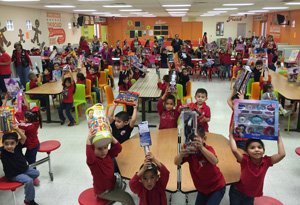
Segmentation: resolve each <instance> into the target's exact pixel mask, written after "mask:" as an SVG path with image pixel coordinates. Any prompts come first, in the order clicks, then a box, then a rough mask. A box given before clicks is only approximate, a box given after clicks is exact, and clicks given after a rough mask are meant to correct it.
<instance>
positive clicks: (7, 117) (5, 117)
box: [0, 106, 16, 133]
mask: <svg viewBox="0 0 300 205" xmlns="http://www.w3.org/2000/svg"><path fill="white" fill-rule="evenodd" d="M0 118H1V124H0V126H1V127H0V129H1V131H2V132H4V133H5V132H13V129H12V125H13V124H15V123H16V121H15V110H14V107H9V106H2V107H0Z"/></svg>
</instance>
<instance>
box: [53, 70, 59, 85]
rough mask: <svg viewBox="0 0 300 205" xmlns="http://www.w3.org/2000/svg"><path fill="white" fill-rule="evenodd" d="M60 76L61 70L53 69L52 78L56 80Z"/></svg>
mask: <svg viewBox="0 0 300 205" xmlns="http://www.w3.org/2000/svg"><path fill="white" fill-rule="evenodd" d="M60 77H61V70H53V71H52V79H53V80H54V81H55V82H57V81H59V78H60Z"/></svg>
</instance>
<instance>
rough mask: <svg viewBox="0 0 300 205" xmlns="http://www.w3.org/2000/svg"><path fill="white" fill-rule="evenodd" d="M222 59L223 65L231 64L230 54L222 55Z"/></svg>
mask: <svg viewBox="0 0 300 205" xmlns="http://www.w3.org/2000/svg"><path fill="white" fill-rule="evenodd" d="M223 59H224V64H225V65H226V64H227V65H228V64H231V55H230V54H224V56H223Z"/></svg>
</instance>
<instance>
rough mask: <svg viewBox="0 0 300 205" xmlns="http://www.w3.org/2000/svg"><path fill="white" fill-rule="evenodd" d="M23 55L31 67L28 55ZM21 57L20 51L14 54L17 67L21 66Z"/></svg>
mask: <svg viewBox="0 0 300 205" xmlns="http://www.w3.org/2000/svg"><path fill="white" fill-rule="evenodd" d="M25 55H26V58H27V60H28V62H29V65H30V66H32V63H31V60H30V57H29V55H28V53H27V52H25ZM21 56H22V51H21V52H16V61H17V65H22V62H21Z"/></svg>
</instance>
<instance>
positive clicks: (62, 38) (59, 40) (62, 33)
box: [48, 28, 66, 44]
mask: <svg viewBox="0 0 300 205" xmlns="http://www.w3.org/2000/svg"><path fill="white" fill-rule="evenodd" d="M48 30H49V37H54V36H60V37H58V38H57V43H58V44H63V43H64V42H65V40H66V34H65V31H64V29H62V28H57V29H54V28H48Z"/></svg>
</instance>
